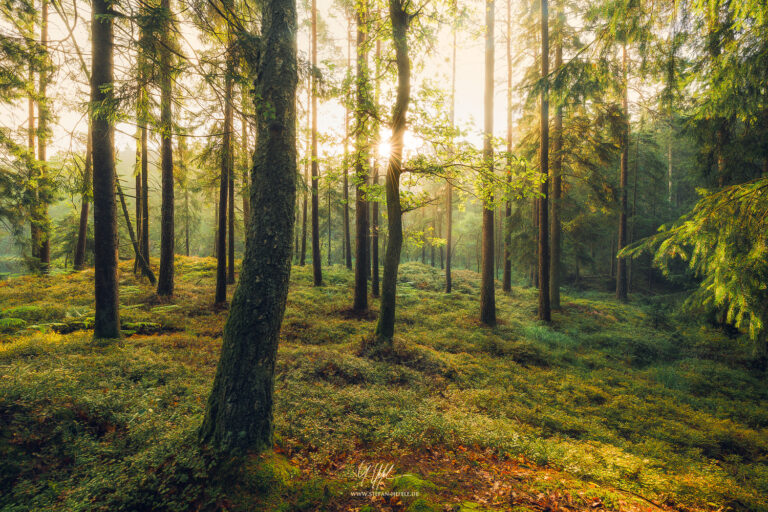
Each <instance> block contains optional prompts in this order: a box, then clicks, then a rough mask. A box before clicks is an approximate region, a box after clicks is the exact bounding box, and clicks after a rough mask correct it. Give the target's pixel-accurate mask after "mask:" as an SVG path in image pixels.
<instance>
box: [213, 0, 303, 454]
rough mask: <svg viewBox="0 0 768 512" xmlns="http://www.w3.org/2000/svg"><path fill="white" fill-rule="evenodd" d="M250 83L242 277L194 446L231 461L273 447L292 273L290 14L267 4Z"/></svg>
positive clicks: (284, 5)
mask: <svg viewBox="0 0 768 512" xmlns="http://www.w3.org/2000/svg"><path fill="white" fill-rule="evenodd" d="M262 16H263V17H262V20H263V24H262V42H261V48H262V50H261V60H260V62H259V63H258V74H257V76H258V78H257V80H256V82H255V97H258V98H259V100H258V104H257V113H258V145H257V151H256V153H255V155H254V166H253V169H252V171H251V183H252V187H251V209H252V212H253V216H254V217H255V218H258V219H259V221H258V222H251V223H250V224H249V227H248V236H247V239H246V249H245V257H244V259H243V267H242V277H241V279H240V281H239V284H238V286H237V288H236V290H235V294H234V296H233V299H232V305H231V308H230V312H229V317H228V318H227V323H226V325H225V327H224V340H223V344H222V347H221V359H220V360H219V365H218V368H217V370H216V377H215V378H214V382H213V389H212V390H211V394H210V397H209V399H208V406H207V409H206V414H205V419H204V420H203V424H202V426H201V429H200V439H201V441H202V442H203V443H206V444H210V445H212V446H213V447H214V448H216V449H217V450H219V451H220V452H224V453H230V454H237V453H244V452H246V451H249V450H254V451H259V450H264V449H268V448H270V447H271V446H272V433H273V428H274V426H273V417H272V408H273V391H274V373H275V360H276V357H277V342H278V334H279V330H280V324H281V323H282V319H283V313H284V312H285V302H286V297H287V295H288V282H289V278H290V271H291V249H292V248H291V245H292V236H291V235H292V231H293V224H294V204H295V199H296V111H295V108H296V107H295V101H296V83H297V79H298V66H297V60H296V53H297V51H296V39H295V35H296V7H295V4H294V3H293V2H292V1H290V0H268V1H266V2H265V4H264V6H263V11H262Z"/></svg>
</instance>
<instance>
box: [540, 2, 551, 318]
mask: <svg viewBox="0 0 768 512" xmlns="http://www.w3.org/2000/svg"><path fill="white" fill-rule="evenodd" d="M548 17H549V10H548V0H541V80H542V89H541V121H540V122H541V128H540V131H541V141H540V147H539V172H540V173H541V177H542V178H541V185H540V188H539V195H540V198H539V204H538V224H539V250H538V257H539V264H538V267H539V320H543V321H545V322H549V321H550V320H551V317H552V313H551V311H550V303H549V234H548V232H547V231H548V229H547V228H548V227H549V222H548V220H547V217H548V213H549V212H548V205H547V197H548V194H549V190H548V187H549V185H548V181H549V180H548V179H547V178H548V174H549V86H548V83H549V19H548Z"/></svg>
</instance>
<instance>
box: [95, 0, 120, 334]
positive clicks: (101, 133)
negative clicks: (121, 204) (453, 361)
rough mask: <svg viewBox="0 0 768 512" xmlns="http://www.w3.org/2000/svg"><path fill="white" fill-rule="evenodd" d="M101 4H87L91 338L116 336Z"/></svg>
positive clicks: (108, 61) (110, 142)
mask: <svg viewBox="0 0 768 512" xmlns="http://www.w3.org/2000/svg"><path fill="white" fill-rule="evenodd" d="M110 6H111V4H110V3H109V2H108V1H107V0H93V4H92V14H91V37H92V41H93V48H92V56H93V57H92V58H93V60H92V71H91V116H92V121H91V124H92V126H93V148H92V151H93V235H94V241H95V247H94V251H93V252H94V254H93V256H94V297H95V314H94V324H93V337H94V338H97V339H98V338H119V337H120V312H119V305H120V302H119V297H118V282H117V204H116V200H115V153H114V130H115V128H114V125H113V121H112V111H113V109H114V88H113V87H114V86H113V82H114V72H113V70H114V66H113V56H112V52H113V42H114V33H113V27H112V23H113V18H114V15H115V13H114V11H113V10H112V9H111V7H110Z"/></svg>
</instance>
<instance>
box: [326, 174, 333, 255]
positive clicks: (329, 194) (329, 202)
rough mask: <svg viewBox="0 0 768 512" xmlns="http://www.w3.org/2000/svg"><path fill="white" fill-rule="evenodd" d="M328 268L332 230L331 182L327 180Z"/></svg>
mask: <svg viewBox="0 0 768 512" xmlns="http://www.w3.org/2000/svg"><path fill="white" fill-rule="evenodd" d="M326 199H327V200H328V266H329V267H330V266H331V235H332V234H333V230H332V229H331V180H330V179H329V180H328V196H327V197H326Z"/></svg>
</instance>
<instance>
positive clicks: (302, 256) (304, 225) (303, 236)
mask: <svg viewBox="0 0 768 512" xmlns="http://www.w3.org/2000/svg"><path fill="white" fill-rule="evenodd" d="M309 43H310V44H309V46H310V50H309V51H310V52H312V38H311V35H310V41H309ZM307 80H308V83H307V141H306V142H307V148H306V149H307V153H306V156H307V160H306V162H304V189H303V190H302V201H301V203H302V206H301V253H300V257H299V265H301V266H302V267H303V266H304V265H305V264H306V255H307V195H308V190H307V188H308V187H309V186H310V181H309V160H310V159H311V154H310V151H309V145H310V135H309V133H310V131H311V119H310V115H311V112H310V111H311V108H310V103H311V96H312V78H311V77H310V78H308V79H307Z"/></svg>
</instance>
